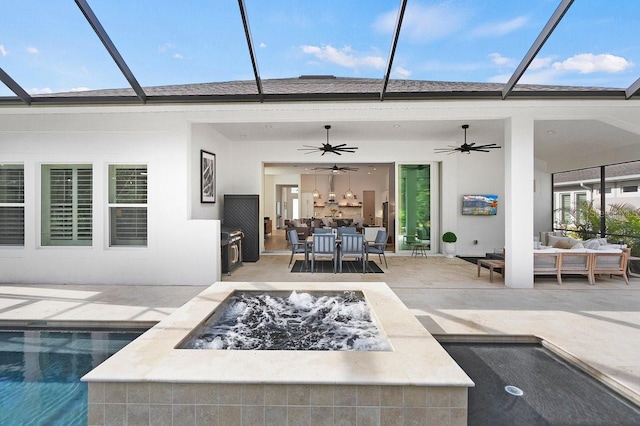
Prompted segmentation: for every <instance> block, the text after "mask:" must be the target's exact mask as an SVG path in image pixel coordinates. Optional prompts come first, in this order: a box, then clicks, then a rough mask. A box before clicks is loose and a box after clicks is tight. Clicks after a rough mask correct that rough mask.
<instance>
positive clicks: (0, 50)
mask: <svg viewBox="0 0 640 426" xmlns="http://www.w3.org/2000/svg"><path fill="white" fill-rule="evenodd" d="M8 54H9V52H7V49H5V48H4V44H0V56H7V55H8Z"/></svg>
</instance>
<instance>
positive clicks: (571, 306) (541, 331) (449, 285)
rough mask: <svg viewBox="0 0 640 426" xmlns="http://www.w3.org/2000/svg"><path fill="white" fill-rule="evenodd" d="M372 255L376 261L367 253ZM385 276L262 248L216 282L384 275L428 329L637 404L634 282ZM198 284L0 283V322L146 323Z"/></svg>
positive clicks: (639, 306)
mask: <svg viewBox="0 0 640 426" xmlns="http://www.w3.org/2000/svg"><path fill="white" fill-rule="evenodd" d="M375 260H376V262H377V259H375ZM387 260H388V263H389V267H388V268H385V267H383V268H382V269H383V271H384V274H366V275H363V274H326V273H325V274H320V273H315V274H312V273H291V272H289V268H288V266H287V264H288V261H289V255H288V254H263V255H262V256H261V258H260V260H259V261H258V262H256V263H245V264H244V265H243V266H242V267H241V268H238V269H236V270H234V271H233V273H232V275H231V276H226V275H225V276H223V278H222V280H223V281H249V282H279V281H303V282H310V283H312V282H326V281H358V282H367V281H372V282H373V281H383V282H386V283H387V284H388V285H389V287H391V289H392V290H393V291H394V292H395V293H396V294H397V295H398V297H399V298H400V299H401V300H402V301H403V302H404V303H405V305H407V307H408V308H409V309H411V311H412V312H413V314H414V315H416V317H417V318H418V319H419V320H420V322H421V323H422V324H423V325H424V326H425V327H426V328H427V329H428V330H429V331H430V332H431V333H432V334H435V335H443V334H448V335H473V336H503V337H505V336H537V337H538V338H541V339H544V340H545V341H548V342H549V343H551V344H552V345H554V346H556V347H558V348H560V349H561V350H562V351H564V352H566V353H567V354H569V355H571V356H573V357H575V358H576V359H578V360H580V361H581V362H582V363H584V364H586V365H587V366H588V367H589V368H590V369H592V372H593V373H594V374H602V375H603V376H605V377H606V378H608V379H611V380H612V381H613V382H614V384H616V385H617V387H618V388H619V390H621V391H622V392H623V393H624V394H626V395H627V396H628V397H629V398H631V399H634V400H635V401H636V403H640V357H638V354H640V279H638V278H632V279H631V285H629V286H627V285H625V284H624V282H623V281H622V280H621V279H619V278H608V277H601V278H599V279H597V281H596V285H594V286H589V285H588V284H587V280H586V278H585V277H576V278H572V277H567V278H566V279H565V280H563V285H562V286H559V285H558V284H557V283H556V281H555V279H554V278H549V279H547V278H541V277H537V278H536V281H535V287H534V289H512V288H507V287H505V286H504V284H503V282H502V279H501V277H500V275H498V278H497V279H494V282H493V283H489V273H488V270H486V269H485V270H483V271H482V274H481V276H480V277H477V276H476V266H475V265H473V264H471V263H469V262H466V261H464V260H461V259H457V258H456V259H445V258H444V257H440V256H429V257H427V258H424V257H421V258H414V257H408V256H393V255H390V256H389V255H388V256H387ZM204 288H205V287H203V286H188V285H175V286H131V285H117V286H100V285H31V284H24V285H20V284H5V285H2V286H0V325H4V326H11V325H22V324H36V325H48V326H55V325H78V324H87V325H93V324H100V325H114V326H116V325H119V324H123V323H127V324H139V325H141V326H150V325H152V324H154V323H155V322H157V321H160V320H161V319H163V318H165V317H166V316H167V315H169V314H170V313H171V312H173V311H174V310H175V309H177V308H178V307H179V306H181V305H182V304H184V303H185V302H186V301H188V300H190V299H191V298H192V297H193V296H195V295H196V294H198V293H200V292H201V291H202V290H203V289H204Z"/></svg>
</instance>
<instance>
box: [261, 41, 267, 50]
mask: <svg viewBox="0 0 640 426" xmlns="http://www.w3.org/2000/svg"><path fill="white" fill-rule="evenodd" d="M259 46H260V48H262V49H264V48H265V47H267V43H264V42H262V43H260V44H259Z"/></svg>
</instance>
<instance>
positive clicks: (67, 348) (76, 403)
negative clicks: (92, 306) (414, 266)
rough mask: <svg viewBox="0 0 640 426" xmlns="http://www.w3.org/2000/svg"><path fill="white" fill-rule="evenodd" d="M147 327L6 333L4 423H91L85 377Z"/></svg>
mask: <svg viewBox="0 0 640 426" xmlns="http://www.w3.org/2000/svg"><path fill="white" fill-rule="evenodd" d="M140 334H141V331H126V332H117V331H47V330H26V331H0V425H3V426H6V425H27V424H28V425H65V426H66V425H86V424H87V384H86V383H82V382H81V381H80V378H81V377H82V376H84V375H85V374H86V373H88V372H89V371H90V370H92V369H93V368H94V367H96V366H97V365H99V364H100V363H101V362H103V361H104V360H105V359H107V358H108V357H109V356H111V355H113V354H114V353H115V352H117V351H118V350H120V349H121V348H123V347H124V346H125V345H126V344H128V343H129V342H131V341H132V340H133V339H135V338H136V337H138V336H139V335H140Z"/></svg>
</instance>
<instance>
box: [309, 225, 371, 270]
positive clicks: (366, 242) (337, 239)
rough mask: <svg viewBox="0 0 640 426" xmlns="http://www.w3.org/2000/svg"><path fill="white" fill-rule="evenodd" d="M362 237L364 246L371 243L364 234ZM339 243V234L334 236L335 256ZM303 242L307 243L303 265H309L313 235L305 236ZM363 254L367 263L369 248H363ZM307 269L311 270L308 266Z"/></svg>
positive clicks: (337, 253) (338, 249)
mask: <svg viewBox="0 0 640 426" xmlns="http://www.w3.org/2000/svg"><path fill="white" fill-rule="evenodd" d="M363 239H364V244H365V247H366V246H368V245H369V244H371V243H372V242H370V241H369V242H368V241H367V239H366V238H364V234H363ZM340 243H342V239H341V238H340V237H339V236H336V256H337V257H339V251H340ZM305 244H306V245H307V250H305V253H304V262H305V265H309V254H310V253H311V250H312V249H313V235H309V236H307V238H306V239H305ZM365 256H366V262H367V263H369V250H366V249H365ZM308 270H309V271H311V269H310V268H309V269H308Z"/></svg>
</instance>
